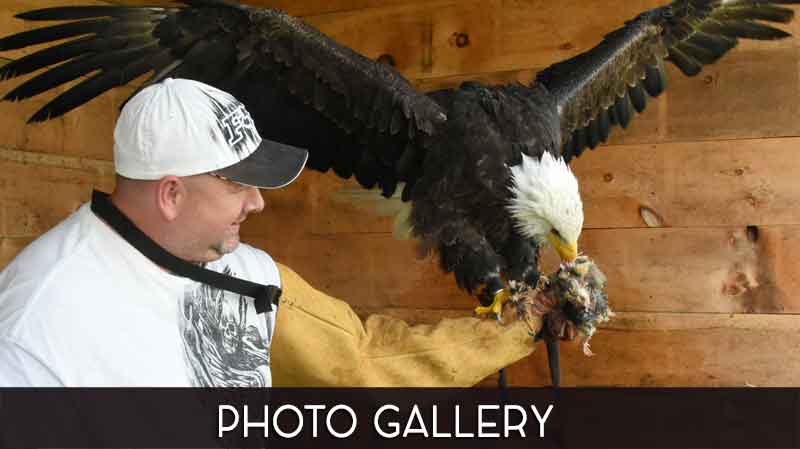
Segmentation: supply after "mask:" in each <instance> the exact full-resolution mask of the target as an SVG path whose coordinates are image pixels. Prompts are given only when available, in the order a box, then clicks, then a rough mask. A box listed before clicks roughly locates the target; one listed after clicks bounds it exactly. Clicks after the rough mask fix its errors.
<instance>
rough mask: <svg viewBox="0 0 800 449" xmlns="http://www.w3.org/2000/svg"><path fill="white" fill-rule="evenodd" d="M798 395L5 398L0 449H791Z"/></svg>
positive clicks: (258, 393)
mask: <svg viewBox="0 0 800 449" xmlns="http://www.w3.org/2000/svg"><path fill="white" fill-rule="evenodd" d="M799 432H800V389H761V388H748V389H661V388H658V389H656V388H653V389H641V388H636V389H571V388H564V389H559V390H553V389H527V388H524V389H516V388H512V389H508V390H494V389H268V390H242V389H216V390H210V389H0V447H4V448H6V447H7V448H15V449H16V448H20V449H22V448H29V447H37V448H48V447H49V448H79V447H80V448H105V447H136V448H188V447H193V448H213V447H240V448H250V447H270V448H272V447H276V448H282V447H287V448H289V447H325V448H331V449H332V448H347V449H356V448H376V447H390V448H405V447H408V448H420V447H425V448H473V447H475V448H478V447H486V448H495V447H501V448H523V447H525V448H532V447H534V448H536V447H542V448H544V447H550V448H552V447H556V448H700V447H715V448H717V447H719V448H790V447H798V444H799V443H800V440H799V436H798V433H799Z"/></svg>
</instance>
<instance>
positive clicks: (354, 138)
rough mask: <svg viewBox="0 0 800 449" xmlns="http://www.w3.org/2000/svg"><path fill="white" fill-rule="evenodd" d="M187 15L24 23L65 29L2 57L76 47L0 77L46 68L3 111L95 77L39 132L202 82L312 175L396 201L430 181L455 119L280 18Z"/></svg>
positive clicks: (82, 9)
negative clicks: (87, 108) (432, 149)
mask: <svg viewBox="0 0 800 449" xmlns="http://www.w3.org/2000/svg"><path fill="white" fill-rule="evenodd" d="M182 3H184V4H186V5H187V6H182V7H167V8H160V7H125V6H111V5H109V6H72V7H59V8H47V9H41V10H35V11H30V12H26V13H22V14H19V15H18V16H17V17H19V18H21V19H25V20H32V21H50V20H58V21H66V22H64V23H59V24H57V25H52V26H47V27H44V28H39V29H34V30H31V31H26V32H23V33H19V34H16V35H12V36H8V37H5V38H3V39H0V50H11V49H18V48H23V47H27V46H30V45H36V44H42V43H51V42H55V41H60V40H62V39H69V40H67V41H66V42H63V43H58V44H57V45H53V46H50V47H48V48H45V49H44V50H40V51H38V52H36V53H33V54H30V55H28V56H25V57H23V58H21V59H18V60H16V61H14V62H12V63H10V64H7V65H5V66H3V67H2V68H0V78H2V79H7V78H11V77H15V76H19V75H22V74H27V73H31V72H34V71H37V70H39V69H44V68H47V70H46V71H44V72H43V73H41V74H39V75H38V76H36V77H34V78H32V79H30V80H29V81H27V82H25V83H23V84H21V85H20V86H18V87H17V88H15V89H14V90H12V91H11V92H9V93H8V94H7V95H6V97H5V99H6V100H14V101H16V100H22V99H25V98H29V97H32V96H34V95H38V94H40V93H42V92H45V91H47V90H50V89H52V88H55V87H57V86H60V85H62V84H65V83H68V82H70V81H73V80H77V79H83V78H84V77H86V78H85V79H83V80H82V81H81V82H79V83H77V84H76V85H74V86H73V87H71V88H70V89H68V90H66V91H65V92H64V93H63V94H61V95H59V96H58V97H56V98H55V99H54V100H53V101H51V102H50V103H48V104H47V105H45V106H44V107H43V108H42V109H41V110H39V111H38V112H37V113H36V114H35V115H34V116H33V117H32V118H31V121H34V122H36V121H44V120H48V119H51V118H54V117H58V116H60V115H62V114H65V113H67V112H69V111H70V110H72V109H74V108H76V107H79V106H80V105H82V104H84V103H86V102H87V101H90V100H91V99H93V98H95V97H97V96H98V95H100V94H102V93H103V92H105V91H107V90H109V89H112V88H114V87H116V86H120V85H123V84H126V83H128V82H130V81H132V80H134V79H136V78H138V77H139V76H141V75H144V74H147V73H153V76H152V77H151V78H150V80H149V81H148V82H147V83H145V86H146V85H148V84H150V83H153V82H157V81H159V80H161V79H164V78H166V77H173V78H189V79H195V80H198V81H202V82H205V83H207V84H211V85H214V86H216V87H218V88H220V89H223V90H226V91H228V92H230V93H232V94H233V95H234V96H236V97H237V98H239V99H240V100H241V101H242V102H243V103H245V104H246V105H247V107H248V110H249V111H250V112H251V114H252V115H253V117H254V120H255V121H256V124H257V126H258V128H259V131H260V132H261V134H262V136H264V137H266V138H270V139H274V140H278V141H282V142H284V143H288V144H292V145H296V146H301V147H305V148H308V149H309V152H310V157H309V166H310V167H312V168H315V169H318V170H322V171H325V170H327V169H328V168H330V167H333V168H334V170H335V171H336V173H337V174H339V175H340V176H342V177H345V178H347V177H350V176H351V175H353V174H355V175H356V177H357V179H358V180H359V182H361V184H362V185H364V186H365V187H368V188H372V187H373V186H375V184H379V185H380V186H381V187H382V188H383V190H384V194H386V195H387V196H388V195H391V194H392V193H393V192H394V190H395V188H396V185H397V183H398V182H407V183H409V184H413V181H414V180H415V178H416V177H418V176H419V175H420V167H421V161H422V157H421V156H422V154H423V153H424V144H423V142H424V141H425V140H426V139H425V137H426V136H430V135H432V134H433V133H434V132H435V129H436V127H437V125H439V124H441V123H443V122H444V121H445V120H446V116H445V114H444V113H443V111H442V110H441V109H440V108H439V106H438V105H437V104H436V103H435V102H433V101H432V100H430V99H429V98H427V97H426V96H425V95H422V94H421V93H419V92H417V91H416V90H415V89H414V88H413V87H412V86H411V85H410V83H409V82H408V81H407V80H405V79H404V78H403V77H402V76H401V75H400V74H399V73H398V72H396V71H395V70H394V69H392V68H391V67H389V66H387V65H384V64H381V63H377V62H374V61H372V60H370V59H368V58H366V57H364V56H362V55H360V54H358V53H356V52H354V51H352V50H351V49H349V48H347V47H345V46H342V45H339V44H337V43H336V42H335V41H333V40H332V39H330V38H328V37H327V36H325V35H323V34H322V33H320V32H319V31H318V30H316V29H315V28H312V27H311V26H309V25H307V24H305V23H304V22H302V21H301V20H299V19H296V18H293V17H291V16H288V15H287V14H285V13H283V12H280V11H276V10H271V9H258V8H252V7H247V6H242V5H238V4H234V3H231V2H228V1H226V0H183V2H182ZM143 87H144V86H143ZM404 193H405V192H404Z"/></svg>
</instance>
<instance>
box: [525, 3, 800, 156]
mask: <svg viewBox="0 0 800 449" xmlns="http://www.w3.org/2000/svg"><path fill="white" fill-rule="evenodd" d="M798 3H800V0H778V1H768V0H677V1H674V2H673V3H672V4H670V5H668V6H665V7H663V8H658V9H654V10H650V11H647V12H645V13H643V14H641V15H639V16H638V17H636V18H635V19H634V20H631V21H629V22H627V24H626V25H625V26H624V27H623V28H621V29H618V30H616V31H614V32H612V33H610V34H608V35H607V36H606V37H605V38H604V40H603V41H602V42H601V43H600V44H599V45H598V46H596V47H595V48H593V49H591V50H589V51H587V52H585V53H582V54H580V55H578V56H576V57H574V58H571V59H568V60H566V61H563V62H560V63H557V64H555V65H553V66H550V67H549V68H547V69H545V70H544V71H542V72H541V73H539V74H538V76H537V81H538V82H540V83H542V84H544V85H545V87H546V88H547V89H548V90H549V91H550V92H551V93H552V94H553V95H555V96H556V98H557V103H558V108H559V117H560V121H561V134H562V143H563V149H562V152H563V155H564V157H565V159H567V160H569V159H571V158H573V157H576V156H578V155H580V154H581V152H582V151H583V148H584V147H585V146H588V147H590V148H594V147H595V146H596V145H597V144H598V143H599V142H602V141H605V140H606V139H607V138H608V135H609V134H610V130H609V132H606V125H607V124H608V123H611V124H612V125H613V124H614V122H615V123H616V124H618V125H620V126H622V127H623V128H625V127H627V126H628V124H629V123H630V121H631V119H632V118H633V116H634V114H633V113H632V111H631V106H632V108H633V110H635V111H636V112H642V111H644V109H645V108H646V107H647V99H648V97H655V96H658V95H659V94H661V93H662V92H663V91H664V90H665V89H666V87H667V78H666V70H665V66H664V61H666V60H668V61H670V62H672V63H673V64H675V66H676V67H678V69H680V71H681V72H682V73H683V74H684V75H687V76H695V75H697V74H698V73H700V71H701V70H702V68H703V66H705V65H709V64H713V63H715V62H716V61H717V60H718V59H719V58H720V57H722V56H723V55H724V54H725V53H727V52H728V51H730V50H731V49H732V48H733V47H735V46H736V44H737V42H738V39H740V38H742V39H760V40H770V39H781V38H785V37H787V36H789V34H788V33H787V32H785V31H783V30H781V29H778V28H774V27H772V26H770V25H768V24H765V23H761V22H774V23H786V22H788V21H790V20H791V19H792V17H793V15H794V12H793V11H792V10H791V9H788V8H786V7H782V6H779V4H798ZM609 111H613V116H614V118H615V120H611V117H609V116H608V114H609Z"/></svg>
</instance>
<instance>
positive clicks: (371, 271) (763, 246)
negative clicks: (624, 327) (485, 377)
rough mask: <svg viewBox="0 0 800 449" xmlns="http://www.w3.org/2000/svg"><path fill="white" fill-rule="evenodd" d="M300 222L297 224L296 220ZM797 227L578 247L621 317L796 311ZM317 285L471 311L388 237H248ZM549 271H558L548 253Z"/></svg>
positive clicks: (465, 299)
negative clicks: (623, 314) (603, 277)
mask: <svg viewBox="0 0 800 449" xmlns="http://www.w3.org/2000/svg"><path fill="white" fill-rule="evenodd" d="M296 222H297V223H299V221H296ZM798 235H800V226H797V225H792V226H788V225H787V226H764V227H758V228H757V230H756V229H755V228H751V229H749V230H748V229H747V228H746V227H744V226H743V227H710V228H656V229H607V230H605V229H597V230H588V231H586V232H585V233H584V235H583V237H582V240H581V249H582V251H584V252H585V253H586V254H589V255H590V256H591V257H592V258H594V259H595V260H596V261H597V263H598V265H599V266H600V268H601V269H602V270H603V271H604V272H605V273H606V275H607V276H608V279H609V285H608V295H609V298H610V302H611V305H612V308H613V309H614V310H619V311H648V312H692V313H798V312H800V297H799V296H798V295H797V294H796V293H795V292H796V291H798V289H799V288H800V271H798V269H797V268H796V266H795V265H794V264H793V263H792V261H793V260H794V255H795V254H797V253H798V251H800V237H798ZM249 240H250V241H251V242H252V243H254V244H255V245H256V246H259V247H261V248H263V249H265V250H266V251H267V252H270V253H272V254H273V256H274V257H275V258H276V259H277V260H279V261H282V262H284V263H286V264H287V265H289V266H291V267H292V268H293V269H294V270H295V271H297V272H298V273H300V275H301V276H303V277H305V278H306V279H307V280H308V281H309V282H310V283H311V284H312V285H314V286H317V287H318V288H320V289H321V290H323V291H326V292H328V293H330V294H333V295H335V296H337V297H340V298H342V299H344V300H346V301H348V302H350V303H351V304H357V305H361V306H366V307H405V308H419V307H422V308H426V309H452V308H456V309H471V308H473V307H475V306H476V305H477V304H476V301H475V300H474V299H473V298H470V297H469V296H468V295H467V294H466V293H464V292H462V291H460V290H458V289H457V288H456V286H455V281H454V279H453V276H452V275H445V274H444V273H442V272H441V270H440V269H439V268H438V265H437V263H438V262H437V260H438V259H436V258H435V257H432V256H431V257H428V258H425V259H418V258H417V252H416V244H415V242H413V241H395V240H394V239H393V238H392V237H391V236H390V235H388V234H358V233H356V234H337V235H329V236H316V237H305V238H303V237H301V238H297V239H295V240H294V241H287V239H283V238H280V237H277V238H271V237H269V236H264V237H250V238H249ZM542 254H543V264H542V269H543V271H544V272H546V273H549V272H552V270H554V269H555V267H556V266H557V263H558V261H557V258H556V256H555V252H554V251H553V250H552V249H549V248H546V249H544V250H543V251H542Z"/></svg>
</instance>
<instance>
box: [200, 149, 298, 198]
mask: <svg viewBox="0 0 800 449" xmlns="http://www.w3.org/2000/svg"><path fill="white" fill-rule="evenodd" d="M307 160H308V151H307V150H304V149H302V148H297V147H293V146H291V145H285V144H282V143H278V142H275V141H272V140H267V139H264V140H262V141H261V144H260V145H259V146H258V148H257V149H256V151H254V152H253V154H251V155H250V156H248V157H246V158H245V159H242V160H241V161H240V162H237V163H236V164H233V165H231V166H229V167H225V168H222V169H219V170H214V173H216V174H218V175H220V176H223V177H225V178H227V179H230V180H231V181H235V182H238V183H240V184H245V185H248V186H253V187H258V188H262V189H279V188H281V187H285V186H287V185H288V184H290V183H291V182H292V181H294V180H295V179H297V177H298V176H299V175H300V172H302V171H303V167H304V166H305V165H306V161H307Z"/></svg>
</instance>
